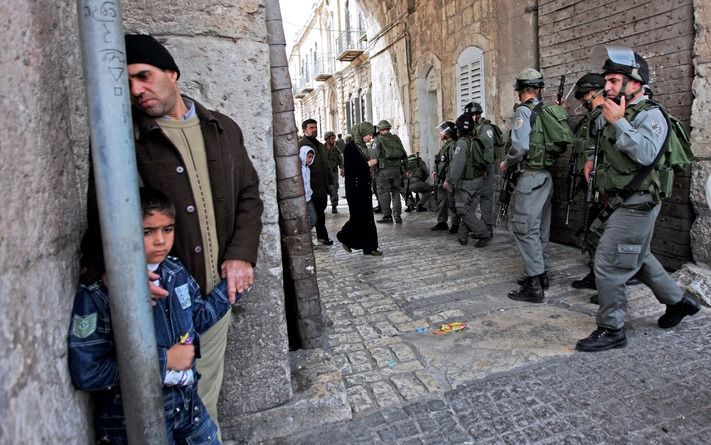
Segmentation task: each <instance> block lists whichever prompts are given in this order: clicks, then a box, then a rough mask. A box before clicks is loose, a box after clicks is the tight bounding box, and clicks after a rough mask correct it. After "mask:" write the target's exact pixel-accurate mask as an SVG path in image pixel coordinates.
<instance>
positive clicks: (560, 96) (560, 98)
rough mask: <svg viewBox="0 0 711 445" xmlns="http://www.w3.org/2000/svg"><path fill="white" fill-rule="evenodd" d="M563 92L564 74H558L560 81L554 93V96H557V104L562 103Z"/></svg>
mask: <svg viewBox="0 0 711 445" xmlns="http://www.w3.org/2000/svg"><path fill="white" fill-rule="evenodd" d="M564 92H565V74H563V75H562V76H560V83H559V84H558V92H557V93H556V97H557V98H558V105H561V104H562V101H563V93H564Z"/></svg>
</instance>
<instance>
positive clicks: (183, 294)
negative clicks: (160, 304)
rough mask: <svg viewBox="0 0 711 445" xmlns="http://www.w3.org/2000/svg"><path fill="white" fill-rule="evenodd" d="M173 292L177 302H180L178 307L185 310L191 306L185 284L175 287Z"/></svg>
mask: <svg viewBox="0 0 711 445" xmlns="http://www.w3.org/2000/svg"><path fill="white" fill-rule="evenodd" d="M174 291H175V295H177V296H178V301H180V307H182V308H183V309H187V308H189V307H190V306H192V302H191V301H190V291H189V290H188V285H187V284H183V285H182V286H178V287H176V288H175V289H174Z"/></svg>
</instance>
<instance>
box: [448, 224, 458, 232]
mask: <svg viewBox="0 0 711 445" xmlns="http://www.w3.org/2000/svg"><path fill="white" fill-rule="evenodd" d="M449 233H451V234H455V233H459V224H452V227H450V228H449Z"/></svg>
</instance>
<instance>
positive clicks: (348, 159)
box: [336, 122, 383, 256]
mask: <svg viewBox="0 0 711 445" xmlns="http://www.w3.org/2000/svg"><path fill="white" fill-rule="evenodd" d="M374 131H375V128H374V127H373V124H371V123H370V122H361V123H360V124H357V125H355V126H354V127H353V128H352V129H351V134H352V135H353V140H352V141H351V142H349V143H347V144H346V147H345V148H344V149H343V170H344V176H345V180H346V200H347V201H348V211H349V212H350V219H349V220H348V222H346V224H345V225H344V226H343V228H341V231H340V232H338V234H337V235H336V238H338V241H340V242H341V244H343V248H344V249H346V250H347V251H349V252H350V251H351V250H353V249H362V250H363V255H374V256H380V255H382V254H383V252H381V251H380V250H379V249H378V230H377V229H376V227H375V218H373V201H372V198H371V180H372V179H371V176H370V167H372V166H374V165H375V164H376V163H377V162H378V161H377V159H370V158H371V156H370V153H369V151H368V146H367V145H365V144H366V143H367V142H370V140H371V139H372V138H373V133H374Z"/></svg>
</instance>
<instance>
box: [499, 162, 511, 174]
mask: <svg viewBox="0 0 711 445" xmlns="http://www.w3.org/2000/svg"><path fill="white" fill-rule="evenodd" d="M508 168H509V167H508V166H507V165H506V161H501V164H499V170H500V171H501V173H503V172H505V171H506V170H507V169H508Z"/></svg>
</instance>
